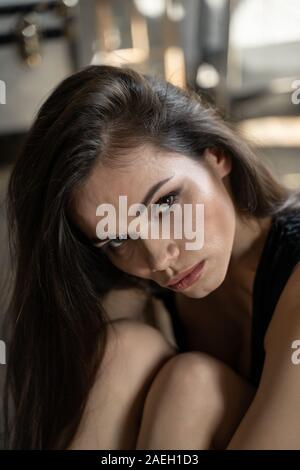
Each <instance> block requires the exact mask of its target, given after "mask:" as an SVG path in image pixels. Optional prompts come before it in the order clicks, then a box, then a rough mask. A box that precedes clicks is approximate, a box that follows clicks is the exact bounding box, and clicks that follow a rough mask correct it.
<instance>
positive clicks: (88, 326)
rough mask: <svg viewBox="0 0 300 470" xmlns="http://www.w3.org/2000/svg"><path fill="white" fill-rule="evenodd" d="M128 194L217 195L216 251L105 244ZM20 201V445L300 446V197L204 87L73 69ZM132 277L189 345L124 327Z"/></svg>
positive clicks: (213, 212) (212, 240) (14, 349)
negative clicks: (207, 98)
mask: <svg viewBox="0 0 300 470" xmlns="http://www.w3.org/2000/svg"><path fill="white" fill-rule="evenodd" d="M120 195H126V196H127V198H128V201H127V202H128V206H130V205H131V204H134V203H140V202H141V201H147V204H152V203H153V204H154V203H155V204H159V205H162V209H163V212H164V213H165V211H168V210H169V209H170V208H171V206H172V205H173V204H175V203H177V204H179V205H180V206H182V207H184V204H192V206H193V207H195V206H196V204H198V203H200V204H203V206H204V224H203V228H204V244H203V246H202V247H201V248H200V249H199V250H187V249H186V245H185V243H186V241H187V240H186V238H185V237H184V236H183V237H182V238H181V239H179V238H175V237H174V236H173V235H172V234H171V236H170V237H169V238H161V237H160V238H159V239H154V238H152V237H149V238H142V237H140V238H137V239H133V238H131V237H128V238H127V239H123V238H121V237H118V239H117V238H116V237H115V238H114V239H107V240H106V241H104V240H100V239H99V237H98V232H97V231H96V227H97V223H98V221H99V217H98V215H97V212H96V209H97V207H98V206H99V205H100V204H102V203H108V204H111V205H112V206H113V207H115V208H116V214H118V212H119V196H120ZM146 195H147V196H146ZM7 203H8V205H7V207H8V220H9V228H10V240H11V243H10V246H11V252H12V260H13V261H14V268H15V269H14V272H15V278H14V290H13V293H12V298H11V304H10V309H9V312H8V316H7V320H8V324H9V326H10V329H9V334H10V337H9V338H10V341H9V345H8V349H9V355H8V372H7V382H6V397H5V398H6V400H5V410H6V422H7V432H6V436H7V441H8V442H7V446H8V447H12V448H17V449H20V448H22V449H24V448H29V449H66V448H72V449H80V448H82V449H91V448H98V449H134V448H144V449H151V448H160V449H172V448H173V449H187V448H190V449H225V448H228V449H246V448H247V449H248V448H256V449H266V448H273V449H281V448H300V438H299V436H300V424H299V423H300V420H299V412H298V410H299V405H300V398H299V392H298V390H299V387H300V365H297V364H298V361H297V357H298V356H297V354H296V353H297V349H296V348H297V344H298V343H297V340H299V339H300V316H299V310H300V296H299V283H300V195H299V193H297V192H292V191H289V190H287V189H286V188H284V187H283V186H282V185H281V184H280V183H279V182H277V181H276V180H275V178H274V177H273V176H272V174H271V173H270V171H269V170H268V169H267V168H266V167H265V166H264V165H263V164H262V162H261V161H260V159H259V158H258V157H257V156H256V155H255V153H254V152H253V151H252V150H251V149H250V148H249V146H248V145H247V144H246V143H245V142H244V141H243V140H242V139H241V138H240V137H239V136H238V134H237V132H236V131H235V130H234V129H232V128H231V126H230V125H229V124H226V123H225V122H224V121H223V119H222V118H221V117H220V116H219V115H218V113H217V112H216V110H214V109H213V108H212V107H210V106H208V105H206V104H204V103H203V102H202V100H201V98H200V97H199V96H198V95H197V94H195V93H194V92H192V91H187V90H185V91H184V90H181V89H179V88H177V87H175V86H173V85H171V84H169V83H165V82H163V81H161V80H159V79H156V78H154V77H150V76H146V75H141V74H139V73H137V72H135V71H133V70H130V69H125V68H124V69H122V68H117V67H111V66H105V65H102V66H89V67H86V68H84V69H82V70H80V71H79V72H77V73H75V74H73V75H72V76H70V77H68V78H66V79H65V80H64V81H63V82H62V83H61V84H59V86H58V87H57V88H56V89H55V90H54V91H53V92H52V94H51V95H50V97H49V98H48V99H47V100H46V102H45V103H44V104H43V106H42V107H41V109H40V111H39V112H38V115H37V117H36V119H35V122H34V124H33V126H32V128H31V131H30V133H29V135H28V138H27V140H26V143H25V145H24V148H23V151H22V153H21V154H20V156H19V158H18V159H17V162H16V165H15V167H14V170H13V172H12V175H11V179H10V183H9V188H8V198H7ZM159 217H160V216H159ZM117 220H118V219H117ZM159 220H161V219H159ZM116 233H119V232H116ZM96 235H97V236H96ZM122 235H123V233H122ZM125 235H126V234H125ZM200 267H201V268H202V270H201V271H200ZM187 272H190V273H191V272H192V274H191V275H190V276H188V275H187V274H186V273H187ZM196 273H198V275H197V276H195V274H196ZM183 275H184V277H185V280H184V281H182V282H177V281H178V279H179V277H182V276H183ZM175 281H176V282H177V283H176V285H173V286H172V285H171V283H174V282H175ZM167 284H169V285H167ZM130 287H136V288H140V289H144V290H146V292H147V293H148V294H149V296H154V295H156V296H158V298H161V299H162V300H163V301H164V302H165V304H166V306H167V307H168V308H169V309H170V314H171V316H172V318H173V320H174V327H175V333H176V337H177V340H178V342H179V345H178V348H175V347H173V346H172V345H171V344H169V342H168V341H167V340H166V339H165V338H164V336H163V335H162V334H161V332H160V331H159V330H157V329H155V328H154V327H152V326H150V325H146V324H143V323H141V322H138V321H134V320H130V319H128V320H127V319H123V320H117V321H115V322H111V321H110V320H109V317H108V315H107V312H106V311H105V308H104V306H103V299H104V296H105V295H106V294H107V293H108V292H110V291H111V289H126V288H127V289H128V288H130ZM120 316H121V315H120ZM10 397H11V398H12V407H10V406H9V403H10ZM9 410H11V411H12V412H11V414H10V413H9V412H8V411H9Z"/></svg>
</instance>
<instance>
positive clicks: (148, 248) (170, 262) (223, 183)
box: [73, 146, 236, 298]
mask: <svg viewBox="0 0 300 470" xmlns="http://www.w3.org/2000/svg"><path fill="white" fill-rule="evenodd" d="M203 158H204V159H203V160H202V159H201V160H200V159H199V161H195V160H192V159H191V158H189V157H187V156H185V155H182V154H178V153H174V152H166V151H160V150H157V149H155V148H153V147H151V146H144V147H143V148H142V149H139V150H136V151H135V152H134V153H133V154H131V155H130V157H128V159H127V160H128V165H127V164H126V167H123V168H121V169H120V168H118V169H117V168H108V167H104V166H103V165H98V166H96V167H95V168H94V169H93V171H92V173H91V175H90V176H89V178H88V180H87V181H86V183H85V185H84V186H82V187H81V188H80V190H77V192H76V196H75V204H74V206H73V207H74V211H75V212H74V214H75V221H76V223H77V225H79V227H80V228H81V230H82V231H83V232H84V233H85V234H86V235H87V236H88V237H89V238H90V239H91V240H92V239H95V238H97V235H96V227H97V224H98V222H99V220H100V218H99V216H97V215H96V208H97V207H98V206H99V205H100V204H102V203H109V204H112V205H113V206H114V208H115V211H116V216H117V217H116V221H117V223H116V229H117V231H116V232H115V233H116V234H117V235H118V236H120V234H121V233H122V234H123V233H125V232H124V230H120V232H119V231H118V227H119V223H118V221H119V209H120V206H119V196H120V195H123V196H124V195H126V196H127V207H129V206H130V205H131V204H134V203H141V202H142V201H143V200H144V198H145V195H146V193H147V192H148V191H149V189H150V188H151V187H152V186H154V185H156V184H157V183H159V182H161V181H162V180H166V181H165V182H164V184H162V185H161V186H160V187H159V189H157V190H156V191H155V192H154V193H153V194H152V196H151V199H150V201H149V204H150V205H151V204H155V203H159V204H164V206H163V208H164V211H165V210H166V208H167V210H169V209H168V207H167V205H172V203H174V202H176V203H177V204H180V205H181V206H182V208H183V207H184V206H183V205H184V204H191V205H192V206H191V207H192V208H193V209H192V214H193V221H194V222H195V218H194V214H195V210H194V209H195V207H196V206H195V205H196V204H203V208H204V219H203V222H204V226H203V227H202V228H203V230H204V244H203V246H202V247H201V248H200V249H196V250H191V249H187V248H186V243H189V242H191V239H190V238H186V236H185V231H184V229H182V234H183V236H182V238H176V237H174V233H173V230H172V227H173V224H172V223H171V233H170V237H169V238H168V239H165V238H162V237H161V236H160V237H159V238H154V237H152V238H151V236H148V237H145V238H142V237H140V238H137V239H132V238H130V237H128V238H127V239H124V240H120V239H119V240H110V239H108V240H107V242H103V241H102V240H100V239H98V243H97V246H99V249H101V250H103V251H105V253H106V254H107V256H108V257H109V259H110V260H111V262H112V263H113V264H114V265H115V266H117V267H118V268H119V269H120V270H122V271H124V272H126V273H128V274H132V275H135V276H138V277H141V278H144V279H151V280H153V281H155V282H156V283H157V284H159V285H161V286H163V287H166V284H167V283H168V281H170V280H171V279H172V278H174V277H175V276H176V277H177V276H178V275H179V274H180V273H182V272H185V271H187V270H188V269H189V268H191V267H193V266H195V265H196V264H198V263H199V262H200V261H202V260H205V264H204V268H203V270H202V274H201V276H200V277H199V278H198V279H197V280H196V281H195V282H194V283H193V284H191V285H189V286H188V287H186V288H185V289H183V290H182V289H181V290H180V292H181V293H182V294H184V295H186V296H188V297H193V298H201V297H205V296H206V295H208V294H209V293H210V292H212V291H213V290H215V289H216V288H217V287H218V286H219V285H220V284H221V283H222V282H223V280H224V278H225V275H226V271H227V268H228V264H229V261H230V256H231V251H232V247H233V241H234V234H235V223H236V214H235V209H234V205H233V202H232V199H231V196H230V194H229V191H230V189H229V184H228V183H229V182H228V177H227V175H228V174H229V173H230V170H231V160H230V158H229V157H228V156H225V155H224V154H223V153H222V152H218V153H217V152H215V153H213V152H212V150H208V149H207V150H206V151H205V154H204V157H203ZM126 163H127V162H126ZM173 193H174V194H175V195H176V198H175V199H174V195H173V196H172V194H173ZM149 213H150V206H149ZM74 214H73V215H74ZM165 216H166V212H164V215H163V217H165ZM134 218H135V217H134V216H128V217H127V215H126V219H127V222H128V224H127V225H126V227H127V228H128V227H129V223H130V222H131V221H132V220H133V219H134ZM172 220H173V219H172V216H171V221H172ZM123 221H124V219H123ZM151 223H152V222H151ZM182 223H183V220H182ZM149 224H150V216H149ZM159 224H160V222H159ZM150 225H151V224H150ZM150 225H148V226H149V227H150ZM160 226H161V224H160ZM123 227H124V226H123V225H122V229H123ZM202 228H201V229H202ZM193 229H195V226H193ZM127 233H129V231H128V232H127ZM160 233H161V232H160ZM101 245H102V246H101ZM168 288H169V289H171V290H172V289H173V290H175V288H172V287H171V286H170V287H168Z"/></svg>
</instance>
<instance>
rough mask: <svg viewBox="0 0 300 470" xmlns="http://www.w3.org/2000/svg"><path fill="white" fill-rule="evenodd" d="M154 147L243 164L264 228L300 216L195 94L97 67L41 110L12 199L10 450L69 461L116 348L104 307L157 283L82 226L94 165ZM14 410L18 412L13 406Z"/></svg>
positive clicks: (19, 163)
mask: <svg viewBox="0 0 300 470" xmlns="http://www.w3.org/2000/svg"><path fill="white" fill-rule="evenodd" d="M141 143H142V144H145V143H149V144H152V145H155V146H158V147H159V148H160V149H166V150H168V151H174V152H175V153H174V158H176V152H178V153H181V154H185V155H187V156H189V157H191V158H194V159H197V160H201V157H202V155H203V152H204V150H205V149H206V148H214V149H222V150H223V151H225V152H227V153H228V154H229V155H230V156H231V158H232V170H231V173H230V184H231V188H232V196H233V199H234V204H235V206H236V208H237V210H239V211H240V212H241V213H243V214H249V215H253V216H255V217H264V216H267V215H270V214H275V213H280V211H282V210H283V209H285V208H286V207H289V206H291V207H292V206H293V205H297V204H299V194H297V193H296V192H292V191H289V190H287V188H285V187H284V186H282V185H281V184H280V183H279V182H278V181H276V179H275V178H274V177H273V176H272V173H271V171H270V170H269V169H267V167H266V166H264V165H263V163H262V162H261V160H260V159H259V158H258V156H257V155H256V154H255V152H254V151H253V150H252V149H251V148H250V146H249V145H248V144H247V143H246V142H245V141H244V139H243V138H241V137H240V136H239V135H238V133H237V131H236V130H235V129H234V125H233V124H229V123H226V122H225V120H224V118H223V117H222V116H221V115H220V114H219V113H218V111H217V110H216V109H215V108H214V107H213V106H211V105H208V104H207V103H204V102H203V100H202V99H201V97H200V96H199V95H198V94H197V93H196V92H194V91H193V90H191V89H185V90H183V89H181V88H178V87H176V86H174V85H172V84H171V83H168V82H165V81H164V80H162V79H159V78H157V77H153V76H148V75H143V74H140V73H138V72H136V71H134V70H132V69H129V68H119V67H113V66H108V65H99V66H96V65H94V66H88V67H85V68H83V69H81V70H79V71H78V72H76V73H74V74H72V75H71V76H69V77H67V78H66V79H64V80H63V81H62V82H61V83H60V84H59V85H58V86H57V87H56V88H55V89H54V90H53V91H52V93H51V94H50V96H49V97H48V98H47V99H46V101H45V103H44V104H43V105H42V106H41V108H40V110H39V112H38V113H37V116H36V118H35V121H34V123H33V125H32V127H31V129H30V132H29V134H28V136H27V138H26V141H25V143H24V145H23V148H22V151H21V152H20V154H19V155H18V158H17V160H16V163H15V166H14V168H13V171H12V174H11V177H10V181H9V186H8V192H7V199H6V207H7V217H8V229H9V248H10V257H11V262H12V272H13V277H12V279H13V289H12V295H11V299H10V305H9V308H8V311H7V314H6V327H7V328H8V330H7V331H8V333H7V334H8V338H9V339H8V348H9V355H8V363H7V374H6V383H5V396H4V398H5V399H4V412H5V413H4V414H5V437H6V444H5V446H6V448H13V449H65V448H66V447H67V446H68V445H69V444H70V442H71V441H72V438H73V437H74V435H75V432H76V430H77V427H78V425H79V422H80V420H81V417H82V414H83V411H84V407H85V404H86V401H87V398H88V394H89V391H90V389H91V387H92V385H93V381H94V379H95V374H96V371H97V368H98V367H99V365H100V364H101V360H102V358H103V353H104V350H105V345H106V337H107V336H106V332H107V324H108V321H109V319H108V315H107V312H106V311H105V309H104V307H103V305H102V301H103V296H104V295H105V294H106V293H107V292H109V290H111V289H112V288H114V289H124V288H128V287H138V288H141V289H146V290H147V291H148V292H149V294H151V292H153V289H155V286H154V283H153V282H152V281H149V282H148V281H146V280H144V279H139V278H137V277H134V276H131V275H128V274H126V273H124V272H122V271H120V270H119V269H118V268H116V267H115V266H114V265H112V263H111V262H110V261H109V259H108V258H107V256H106V255H105V254H104V252H100V251H99V249H97V248H95V247H93V246H92V244H91V243H90V242H89V240H88V239H87V238H86V237H85V235H84V234H83V233H82V232H81V231H80V229H79V228H78V227H77V226H76V224H75V223H74V221H73V222H72V220H71V217H70V207H71V203H72V197H73V195H74V191H75V189H76V188H78V187H79V186H80V185H82V184H83V183H84V182H85V181H86V179H87V178H88V176H89V174H90V172H91V170H92V169H93V167H94V165H95V164H96V163H97V162H99V161H102V162H103V164H105V165H111V166H114V167H116V168H117V167H118V165H120V166H121V165H124V158H122V156H124V155H125V154H128V151H129V150H130V149H134V148H137V147H138V146H140V144H141ZM10 400H11V403H10Z"/></svg>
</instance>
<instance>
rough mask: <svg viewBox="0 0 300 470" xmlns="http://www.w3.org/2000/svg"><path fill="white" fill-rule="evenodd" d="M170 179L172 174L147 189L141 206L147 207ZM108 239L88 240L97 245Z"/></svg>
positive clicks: (96, 238) (95, 238)
mask: <svg viewBox="0 0 300 470" xmlns="http://www.w3.org/2000/svg"><path fill="white" fill-rule="evenodd" d="M172 178H174V174H173V175H172V176H169V177H168V178H165V179H163V180H161V181H158V183H155V184H154V185H153V186H151V188H149V190H148V191H147V193H146V195H145V197H144V199H143V201H142V202H141V204H143V205H144V206H146V207H147V206H148V205H149V202H150V201H151V199H152V197H153V196H154V194H155V193H156V192H157V191H158V190H159V189H160V188H161V187H162V186H163V185H164V184H166V183H167V182H168V181H170V180H171V179H172ZM109 239H110V238H109V237H106V238H98V237H94V238H90V241H91V242H92V243H97V244H98V245H99V244H100V243H101V244H102V243H105V242H106V240H109Z"/></svg>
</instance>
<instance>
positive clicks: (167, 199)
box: [155, 191, 178, 213]
mask: <svg viewBox="0 0 300 470" xmlns="http://www.w3.org/2000/svg"><path fill="white" fill-rule="evenodd" d="M177 196H178V191H177V192H173V193H170V194H167V195H166V196H163V197H161V198H160V199H159V200H158V201H157V202H156V203H155V204H158V205H160V206H161V207H159V213H162V212H165V211H166V210H168V209H169V208H170V207H171V206H172V205H173V204H175V202H177Z"/></svg>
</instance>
